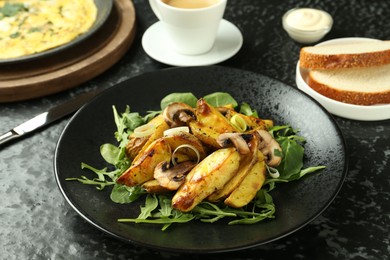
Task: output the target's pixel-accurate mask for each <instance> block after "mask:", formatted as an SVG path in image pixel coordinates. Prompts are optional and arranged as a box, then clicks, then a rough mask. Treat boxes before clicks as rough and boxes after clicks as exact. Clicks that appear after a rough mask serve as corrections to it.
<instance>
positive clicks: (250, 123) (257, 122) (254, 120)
mask: <svg viewBox="0 0 390 260" xmlns="http://www.w3.org/2000/svg"><path fill="white" fill-rule="evenodd" d="M235 115H238V116H239V117H241V118H242V119H244V121H245V123H246V126H247V129H246V131H251V130H258V129H262V130H267V129H269V128H271V127H272V126H273V125H274V124H273V121H272V120H269V119H261V118H258V117H253V116H247V115H244V114H241V113H238V112H237V111H235V110H234V109H227V110H225V117H226V118H227V119H228V120H229V121H230V119H231V118H232V117H233V116H235Z"/></svg>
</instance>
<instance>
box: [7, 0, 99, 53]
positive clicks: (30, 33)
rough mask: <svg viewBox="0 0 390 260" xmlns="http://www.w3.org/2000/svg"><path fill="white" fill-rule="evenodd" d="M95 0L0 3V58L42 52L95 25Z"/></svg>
mask: <svg viewBox="0 0 390 260" xmlns="http://www.w3.org/2000/svg"><path fill="white" fill-rule="evenodd" d="M96 15H97V8H96V6H95V3H94V0H0V59H10V58H17V57H21V56H26V55H31V54H34V53H39V52H43V51H45V50H48V49H51V48H54V47H58V46H60V45H63V44H66V43H68V42H70V41H72V40H74V39H75V38H76V37H77V36H79V35H80V34H83V33H85V32H87V31H88V30H89V28H90V27H91V26H92V25H93V24H94V22H95V20H96Z"/></svg>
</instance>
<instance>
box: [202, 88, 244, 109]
mask: <svg viewBox="0 0 390 260" xmlns="http://www.w3.org/2000/svg"><path fill="white" fill-rule="evenodd" d="M203 99H204V100H205V101H206V102H207V103H209V104H210V105H212V106H214V107H222V106H227V105H232V106H233V107H234V108H236V107H237V106H238V103H237V101H236V100H235V99H234V98H233V97H232V96H231V95H230V94H229V93H225V92H215V93H212V94H209V95H206V96H204V97H203Z"/></svg>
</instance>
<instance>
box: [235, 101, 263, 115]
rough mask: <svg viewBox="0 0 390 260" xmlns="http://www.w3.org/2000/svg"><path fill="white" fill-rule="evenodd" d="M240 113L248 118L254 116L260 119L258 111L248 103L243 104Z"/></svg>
mask: <svg viewBox="0 0 390 260" xmlns="http://www.w3.org/2000/svg"><path fill="white" fill-rule="evenodd" d="M239 113H241V114H244V115H246V116H253V117H257V118H258V117H259V115H258V114H257V111H256V110H255V109H252V108H251V106H250V105H249V104H248V103H246V102H243V103H242V104H241V107H240V111H239Z"/></svg>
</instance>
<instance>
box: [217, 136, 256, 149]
mask: <svg viewBox="0 0 390 260" xmlns="http://www.w3.org/2000/svg"><path fill="white" fill-rule="evenodd" d="M252 138H253V135H252V134H241V133H224V134H220V135H219V136H218V139H217V142H218V144H219V145H220V146H221V147H224V148H225V147H229V146H234V147H236V148H237V150H238V152H239V153H240V154H248V153H249V152H250V149H249V146H248V143H247V141H250V140H251V139H252Z"/></svg>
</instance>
